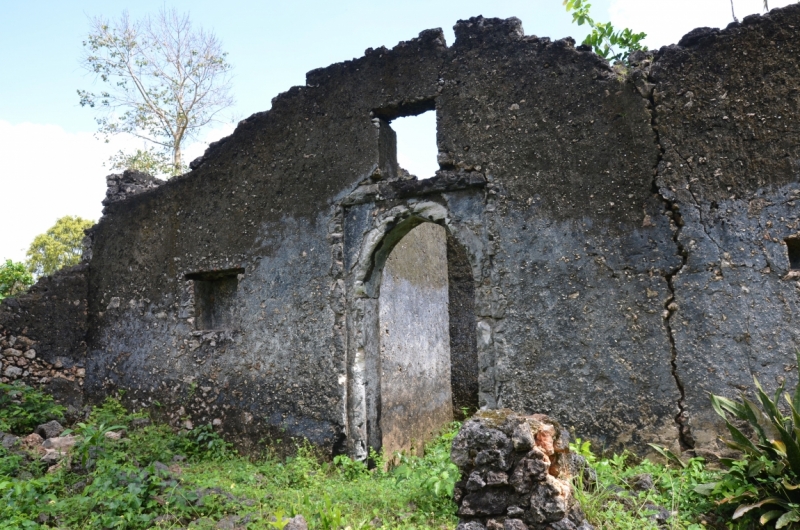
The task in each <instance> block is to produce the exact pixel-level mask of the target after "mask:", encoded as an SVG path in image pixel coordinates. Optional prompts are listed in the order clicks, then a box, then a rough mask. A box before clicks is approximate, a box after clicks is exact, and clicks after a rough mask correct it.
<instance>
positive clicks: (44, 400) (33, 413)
mask: <svg viewBox="0 0 800 530" xmlns="http://www.w3.org/2000/svg"><path fill="white" fill-rule="evenodd" d="M63 418H64V407H62V406H61V405H57V404H56V403H55V401H53V398H52V396H49V395H47V394H44V393H42V392H41V391H39V390H36V389H35V388H31V387H29V386H27V385H23V384H19V383H12V384H7V383H0V431H3V432H12V433H14V434H20V435H23V434H29V433H30V432H31V431H33V429H35V428H36V426H37V425H39V424H41V423H44V422H47V421H50V420H63Z"/></svg>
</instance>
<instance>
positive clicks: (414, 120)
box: [391, 110, 439, 180]
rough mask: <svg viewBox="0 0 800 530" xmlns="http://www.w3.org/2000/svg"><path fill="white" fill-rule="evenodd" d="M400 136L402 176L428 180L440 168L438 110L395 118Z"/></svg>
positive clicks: (393, 122)
mask: <svg viewBox="0 0 800 530" xmlns="http://www.w3.org/2000/svg"><path fill="white" fill-rule="evenodd" d="M391 127H392V129H393V130H394V132H395V134H396V135H397V165H398V176H399V177H400V178H403V177H405V178H411V177H412V176H415V177H417V179H418V180H425V179H429V178H431V177H434V176H435V175H436V172H437V171H438V170H439V163H438V161H437V157H438V154H439V149H438V147H437V145H436V111H435V110H429V111H427V112H423V113H422V114H418V115H416V116H407V117H402V118H396V119H394V120H392V122H391Z"/></svg>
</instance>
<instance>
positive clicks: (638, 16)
mask: <svg viewBox="0 0 800 530" xmlns="http://www.w3.org/2000/svg"><path fill="white" fill-rule="evenodd" d="M794 3H797V0H769V7H770V8H776V7H784V6H787V5H789V4H794ZM733 5H734V9H735V11H736V17H737V18H738V19H739V20H740V21H741V20H742V19H743V18H744V17H746V16H747V15H752V14H754V13H761V12H762V11H763V9H762V8H763V0H733ZM609 13H610V16H611V21H612V22H613V23H614V27H617V28H620V27H628V28H631V29H633V30H634V31H644V32H645V33H647V39H646V40H645V43H646V44H647V45H648V46H649V47H650V48H651V49H658V48H660V47H661V46H665V45H668V44H675V43H677V42H678V41H679V40H680V39H681V37H683V36H684V35H685V34H687V33H689V32H690V31H691V30H693V29H694V28H699V27H703V26H708V27H712V28H724V27H725V26H727V25H728V24H729V23H731V22H732V21H733V17H732V16H731V2H730V0H669V1H668V2H665V1H664V0H613V1H612V2H611V6H610V7H609Z"/></svg>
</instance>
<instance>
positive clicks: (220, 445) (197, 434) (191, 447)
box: [175, 425, 235, 461]
mask: <svg viewBox="0 0 800 530" xmlns="http://www.w3.org/2000/svg"><path fill="white" fill-rule="evenodd" d="M175 449H176V450H177V451H178V452H180V453H183V454H185V455H186V456H189V457H192V458H205V459H210V460H215V461H220V460H224V459H226V458H228V457H230V456H233V455H234V454H235V451H234V450H233V446H232V445H231V444H229V443H228V442H226V441H225V440H224V439H223V438H222V437H221V436H220V435H219V434H218V433H217V432H216V431H215V430H214V427H212V426H211V425H198V426H197V427H195V428H194V429H192V430H190V431H187V432H185V433H184V434H182V435H181V436H180V437H179V438H178V439H177V440H176V443H175Z"/></svg>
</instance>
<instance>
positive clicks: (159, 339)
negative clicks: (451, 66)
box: [87, 31, 444, 450]
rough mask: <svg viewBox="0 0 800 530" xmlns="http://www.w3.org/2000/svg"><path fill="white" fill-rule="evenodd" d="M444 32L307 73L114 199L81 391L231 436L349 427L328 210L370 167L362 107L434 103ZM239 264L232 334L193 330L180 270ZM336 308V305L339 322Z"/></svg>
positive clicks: (103, 235)
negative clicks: (214, 424) (166, 176)
mask: <svg viewBox="0 0 800 530" xmlns="http://www.w3.org/2000/svg"><path fill="white" fill-rule="evenodd" d="M443 49H444V48H443V41H442V39H441V32H435V31H430V32H424V33H423V34H422V35H421V37H420V38H419V39H416V40H414V41H410V42H408V43H401V44H400V45H398V46H397V47H395V48H394V49H393V50H387V49H385V48H382V49H379V50H375V51H371V50H369V51H368V53H367V55H366V56H365V57H364V58H362V59H358V60H355V61H350V62H348V63H343V64H337V65H333V66H331V67H329V68H326V69H320V70H315V71H313V72H310V73H309V75H308V84H307V86H306V87H295V88H292V89H291V90H290V91H288V92H287V93H285V94H282V95H280V96H279V97H278V98H276V99H275V100H274V101H273V107H272V109H271V110H270V111H269V112H264V113H259V114H256V115H253V116H251V117H250V118H248V119H246V120H244V121H243V122H241V123H240V124H239V126H238V127H237V129H236V131H235V132H234V134H233V135H232V136H230V137H229V138H227V139H225V141H223V142H220V143H218V144H217V145H216V146H214V147H212V148H211V149H209V151H208V152H207V153H206V156H205V157H204V159H203V160H202V161H200V162H199V163H197V162H196V163H194V164H193V165H194V167H195V169H194V170H193V171H192V172H191V173H189V174H188V175H185V176H183V177H178V178H175V179H172V180H171V181H169V182H167V183H166V184H164V185H162V186H161V187H159V188H157V189H155V190H153V191H149V192H146V193H142V194H140V195H137V196H135V197H132V198H130V199H128V200H126V201H123V202H117V203H113V204H110V205H109V206H108V207H107V209H106V212H105V216H104V218H103V220H102V221H101V222H100V224H99V225H98V227H97V229H96V232H95V247H94V256H93V260H92V265H91V271H90V277H89V283H90V293H91V295H90V299H89V307H90V313H91V333H90V337H89V345H90V346H89V365H88V373H89V376H88V377H87V388H88V389H89V393H90V394H91V395H92V396H93V399H101V398H102V396H104V395H106V394H108V393H110V392H113V391H114V390H115V389H116V388H123V389H126V390H128V392H127V393H126V399H128V400H129V401H130V403H132V404H134V405H136V406H147V405H150V404H152V403H153V402H155V401H158V402H160V403H161V404H162V405H164V407H162V409H161V410H162V411H165V412H164V413H165V414H166V415H168V416H169V417H170V418H171V419H173V420H175V421H178V420H179V418H180V417H182V416H190V417H191V418H193V419H194V420H195V422H210V421H212V420H215V419H216V420H219V421H220V422H221V424H222V426H223V427H224V428H225V429H226V430H227V431H228V432H231V433H233V434H240V435H246V436H240V438H241V439H248V440H252V441H257V440H258V439H259V437H261V436H263V435H267V434H272V435H280V434H281V433H285V434H288V435H303V436H306V437H308V438H309V439H311V440H312V441H314V442H316V443H318V444H320V445H322V446H323V447H326V448H328V449H329V450H335V448H336V447H337V444H340V443H341V441H342V437H343V432H344V422H345V419H344V415H345V410H344V403H343V400H344V385H343V384H342V381H341V378H342V377H344V376H345V373H346V367H345V362H346V361H345V358H344V355H345V349H344V343H343V337H342V323H341V312H340V311H341V309H339V308H338V305H337V304H338V298H337V297H338V296H339V295H338V294H337V292H336V291H335V289H334V290H332V288H331V286H332V283H333V284H334V285H335V278H336V276H337V274H341V268H342V263H341V261H340V260H341V255H340V253H339V252H337V250H336V245H335V243H336V241H337V239H340V238H341V221H337V219H336V207H335V201H336V200H337V197H340V196H342V195H343V194H346V193H347V192H348V191H349V190H350V189H352V187H354V186H355V185H356V184H358V183H359V182H360V181H362V180H364V179H366V178H368V177H369V176H370V175H371V174H372V173H373V172H374V170H375V169H376V168H377V167H378V164H379V162H380V158H381V157H380V156H379V151H378V134H379V129H378V128H377V127H376V126H375V124H374V123H373V118H372V116H371V115H370V112H371V111H372V110H373V109H374V108H391V107H392V105H398V102H400V101H406V100H409V101H411V100H415V99H417V98H420V97H423V96H424V97H426V98H430V97H431V94H433V93H435V90H436V87H437V86H438V85H437V79H438V76H437V74H438V61H439V55H440V54H441V52H442V50H443ZM236 268H241V269H243V270H244V272H243V274H242V276H241V278H240V279H239V280H238V286H237V294H236V300H235V306H236V308H235V309H234V317H233V319H232V321H234V322H235V325H232V326H231V327H230V328H229V329H224V330H215V331H214V332H211V331H208V330H206V332H204V331H203V330H196V329H195V327H196V323H195V321H194V318H195V315H194V308H193V305H194V304H193V288H192V282H191V280H188V281H187V280H186V279H185V276H186V275H187V274H192V273H197V272H203V271H214V270H221V269H224V270H227V269H236ZM337 311H339V312H338V313H337Z"/></svg>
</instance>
